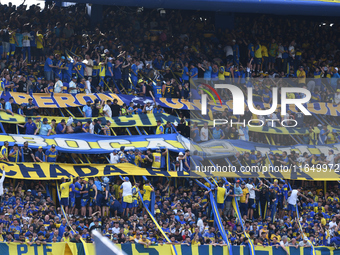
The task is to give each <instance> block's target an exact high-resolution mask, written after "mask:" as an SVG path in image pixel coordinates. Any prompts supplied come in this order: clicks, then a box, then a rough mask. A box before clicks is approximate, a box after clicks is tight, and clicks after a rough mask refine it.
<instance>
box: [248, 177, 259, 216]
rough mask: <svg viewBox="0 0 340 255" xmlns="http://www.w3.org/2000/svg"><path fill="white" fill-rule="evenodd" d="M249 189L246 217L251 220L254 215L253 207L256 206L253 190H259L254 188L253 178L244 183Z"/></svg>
mask: <svg viewBox="0 0 340 255" xmlns="http://www.w3.org/2000/svg"><path fill="white" fill-rule="evenodd" d="M246 187H247V189H248V191H249V202H248V219H250V220H252V219H253V215H254V209H255V207H256V202H255V197H256V195H255V191H259V190H258V189H256V188H255V184H254V180H253V179H251V180H250V182H249V183H248V184H247V185H246Z"/></svg>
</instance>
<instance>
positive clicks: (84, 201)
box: [80, 177, 90, 217]
mask: <svg viewBox="0 0 340 255" xmlns="http://www.w3.org/2000/svg"><path fill="white" fill-rule="evenodd" d="M88 182H89V179H88V178H87V177H85V178H84V179H83V184H82V189H81V191H80V194H82V195H81V212H80V213H81V215H82V216H84V217H86V207H87V205H88V204H89V198H90V195H89V191H90V185H89V183H88Z"/></svg>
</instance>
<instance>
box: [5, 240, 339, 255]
mask: <svg viewBox="0 0 340 255" xmlns="http://www.w3.org/2000/svg"><path fill="white" fill-rule="evenodd" d="M86 246H87V250H88V251H89V254H86V255H94V254H95V247H94V244H93V243H88V244H86ZM116 246H117V248H119V249H121V250H123V251H124V252H125V253H126V254H127V255H156V254H162V255H168V254H171V245H168V244H163V245H150V246H149V247H146V246H144V245H141V244H128V243H126V244H117V245H116ZM175 247H176V251H177V255H216V254H218V255H230V254H229V251H228V247H227V246H219V245H216V246H213V245H200V246H198V245H181V244H176V245H175ZM287 249H288V253H289V254H290V255H303V254H310V248H308V247H307V248H304V247H299V248H296V247H287ZM315 250H316V254H319V255H330V254H333V253H334V248H333V247H329V246H318V247H315ZM0 251H1V255H85V254H84V248H83V244H81V243H80V244H76V243H49V244H45V245H36V244H34V245H31V246H29V245H26V244H18V243H10V244H7V243H0ZM255 251H257V252H259V253H261V254H263V255H274V253H275V254H277V253H279V254H284V252H285V251H284V250H283V249H282V248H281V247H279V248H276V247H275V246H266V247H263V246H256V247H255ZM246 254H249V251H248V249H247V248H245V247H244V246H242V245H239V246H237V245H234V246H232V255H246Z"/></svg>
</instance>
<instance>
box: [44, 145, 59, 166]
mask: <svg viewBox="0 0 340 255" xmlns="http://www.w3.org/2000/svg"><path fill="white" fill-rule="evenodd" d="M57 158H58V151H57V150H56V148H55V144H52V146H51V148H50V149H49V150H46V153H45V161H46V162H53V163H55V162H57Z"/></svg>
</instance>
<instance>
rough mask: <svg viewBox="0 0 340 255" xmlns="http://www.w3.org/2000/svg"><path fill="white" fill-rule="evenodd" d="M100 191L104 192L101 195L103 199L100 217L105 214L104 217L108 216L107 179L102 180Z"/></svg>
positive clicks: (108, 195) (108, 196)
mask: <svg viewBox="0 0 340 255" xmlns="http://www.w3.org/2000/svg"><path fill="white" fill-rule="evenodd" d="M102 191H103V192H104V194H103V199H102V211H103V214H102V217H104V216H105V212H106V216H110V212H109V210H110V205H109V202H110V192H109V191H110V185H109V178H107V177H106V176H105V177H104V178H103V182H102Z"/></svg>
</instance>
